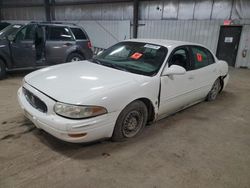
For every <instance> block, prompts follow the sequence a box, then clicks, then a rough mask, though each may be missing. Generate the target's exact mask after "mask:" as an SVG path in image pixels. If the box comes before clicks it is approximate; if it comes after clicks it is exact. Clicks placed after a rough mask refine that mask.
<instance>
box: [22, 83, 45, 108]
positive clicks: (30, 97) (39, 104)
mask: <svg viewBox="0 0 250 188" xmlns="http://www.w3.org/2000/svg"><path fill="white" fill-rule="evenodd" d="M23 93H24V96H25V98H26V99H27V101H28V102H29V103H30V104H31V106H33V107H34V108H35V109H37V110H39V111H40V112H43V113H46V112H47V110H48V108H47V106H46V104H45V103H44V102H43V101H41V100H40V99H39V98H38V97H37V96H35V95H34V94H33V93H31V92H30V91H29V90H27V89H25V88H24V87H23Z"/></svg>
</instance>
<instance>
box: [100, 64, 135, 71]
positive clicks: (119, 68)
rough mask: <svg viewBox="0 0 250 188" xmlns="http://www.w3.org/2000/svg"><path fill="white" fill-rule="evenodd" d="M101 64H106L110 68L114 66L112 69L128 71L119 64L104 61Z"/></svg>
mask: <svg viewBox="0 0 250 188" xmlns="http://www.w3.org/2000/svg"><path fill="white" fill-rule="evenodd" d="M102 65H104V66H107V67H111V68H114V69H118V70H122V71H125V72H130V71H129V70H127V69H125V68H122V67H121V66H118V65H115V64H113V63H106V62H105V63H103V64H102Z"/></svg>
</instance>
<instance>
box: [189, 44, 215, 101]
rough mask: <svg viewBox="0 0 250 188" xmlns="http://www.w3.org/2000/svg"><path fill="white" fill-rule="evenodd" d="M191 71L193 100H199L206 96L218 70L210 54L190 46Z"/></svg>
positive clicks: (202, 48)
mask: <svg viewBox="0 0 250 188" xmlns="http://www.w3.org/2000/svg"><path fill="white" fill-rule="evenodd" d="M190 54H191V69H192V70H190V74H191V78H190V79H192V80H193V85H194V88H193V89H194V90H193V96H194V98H193V100H194V101H196V100H200V99H203V98H205V97H206V96H207V94H208V92H209V91H210V89H211V87H212V85H213V83H214V81H215V80H216V79H217V78H216V77H217V75H218V73H217V72H218V68H217V65H216V63H215V58H214V56H213V55H212V53H211V52H210V51H209V50H207V49H206V48H204V47H201V46H190Z"/></svg>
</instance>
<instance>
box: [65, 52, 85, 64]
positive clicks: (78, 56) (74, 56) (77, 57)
mask: <svg viewBox="0 0 250 188" xmlns="http://www.w3.org/2000/svg"><path fill="white" fill-rule="evenodd" d="M82 60H84V57H83V56H82V55H81V54H79V53H72V54H70V55H69V56H68V58H67V62H75V61H82Z"/></svg>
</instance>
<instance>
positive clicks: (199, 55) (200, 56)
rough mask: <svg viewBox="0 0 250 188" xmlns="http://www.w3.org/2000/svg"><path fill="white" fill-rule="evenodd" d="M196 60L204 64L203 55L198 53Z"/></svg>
mask: <svg viewBox="0 0 250 188" xmlns="http://www.w3.org/2000/svg"><path fill="white" fill-rule="evenodd" d="M196 58H197V61H198V62H202V55H201V54H199V53H197V54H196Z"/></svg>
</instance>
